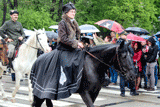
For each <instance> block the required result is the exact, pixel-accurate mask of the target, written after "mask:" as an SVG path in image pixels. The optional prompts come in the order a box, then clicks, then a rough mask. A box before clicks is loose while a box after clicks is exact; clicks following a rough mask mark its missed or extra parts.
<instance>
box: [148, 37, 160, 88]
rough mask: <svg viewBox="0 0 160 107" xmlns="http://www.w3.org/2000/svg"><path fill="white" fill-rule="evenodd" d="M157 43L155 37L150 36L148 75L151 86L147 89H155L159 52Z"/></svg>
mask: <svg viewBox="0 0 160 107" xmlns="http://www.w3.org/2000/svg"><path fill="white" fill-rule="evenodd" d="M155 43H156V41H155V39H154V38H153V37H150V38H149V39H148V45H149V50H148V52H147V53H146V60H147V68H146V75H147V79H148V82H149V87H148V88H147V91H154V90H155V89H154V87H155V77H154V69H155V66H156V64H157V62H156V57H157V52H158V46H157V45H156V44H155Z"/></svg>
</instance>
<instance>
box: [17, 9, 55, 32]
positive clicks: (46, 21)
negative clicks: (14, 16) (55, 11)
mask: <svg viewBox="0 0 160 107" xmlns="http://www.w3.org/2000/svg"><path fill="white" fill-rule="evenodd" d="M18 11H19V12H20V13H23V14H19V21H20V22H21V23H22V25H23V27H24V28H27V29H33V28H36V29H42V28H45V29H46V30H49V28H48V27H49V26H51V25H55V24H57V22H55V21H53V20H52V19H51V15H50V14H49V12H46V11H45V10H43V9H42V10H41V11H35V10H32V9H22V8H20V9H19V8H18Z"/></svg>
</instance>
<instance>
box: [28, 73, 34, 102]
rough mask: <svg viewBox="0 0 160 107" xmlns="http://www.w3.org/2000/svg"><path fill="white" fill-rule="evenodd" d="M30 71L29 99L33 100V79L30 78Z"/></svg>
mask: <svg viewBox="0 0 160 107" xmlns="http://www.w3.org/2000/svg"><path fill="white" fill-rule="evenodd" d="M29 76H30V73H29V74H28V90H29V101H30V102H33V94H32V91H33V89H32V84H31V80H30V79H29Z"/></svg>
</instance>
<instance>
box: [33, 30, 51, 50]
mask: <svg viewBox="0 0 160 107" xmlns="http://www.w3.org/2000/svg"><path fill="white" fill-rule="evenodd" d="M34 30H35V32H36V40H37V48H39V49H41V50H42V51H44V52H45V53H47V52H50V51H51V48H50V47H49V45H48V42H47V39H48V38H47V35H46V33H45V29H44V28H43V30H41V29H39V30H36V29H34Z"/></svg>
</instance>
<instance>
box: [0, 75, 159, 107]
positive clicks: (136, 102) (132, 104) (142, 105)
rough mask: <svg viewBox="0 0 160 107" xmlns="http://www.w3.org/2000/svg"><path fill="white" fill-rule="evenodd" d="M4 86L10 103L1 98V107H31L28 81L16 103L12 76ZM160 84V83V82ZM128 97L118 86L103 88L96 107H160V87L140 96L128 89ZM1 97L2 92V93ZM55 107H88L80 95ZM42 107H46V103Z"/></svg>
mask: <svg viewBox="0 0 160 107" xmlns="http://www.w3.org/2000/svg"><path fill="white" fill-rule="evenodd" d="M2 80H3V84H4V88H5V91H6V93H7V97H8V101H3V100H2V97H0V107H30V102H29V101H28V88H27V80H25V79H24V80H23V81H21V87H20V89H19V91H18V93H17V95H16V103H11V102H10V99H11V93H12V91H13V89H14V84H15V82H12V81H11V78H10V76H7V75H5V76H3V79H2ZM159 82H160V81H159ZM126 90H127V91H126V97H123V98H122V97H120V95H119V94H120V91H119V86H118V85H112V86H108V87H106V88H102V90H101V92H100V94H99V96H98V98H97V100H96V102H95V106H96V107H160V99H157V96H158V95H160V87H158V89H157V90H156V91H153V92H147V91H145V90H143V89H139V93H140V95H139V96H130V94H129V89H127V88H126ZM0 96H1V92H0ZM53 104H54V107H86V106H85V105H84V103H83V101H82V99H81V97H80V96H79V95H78V94H73V95H72V96H71V97H70V98H67V99H63V100H59V101H53ZM42 107H46V106H45V103H44V104H43V106H42Z"/></svg>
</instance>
